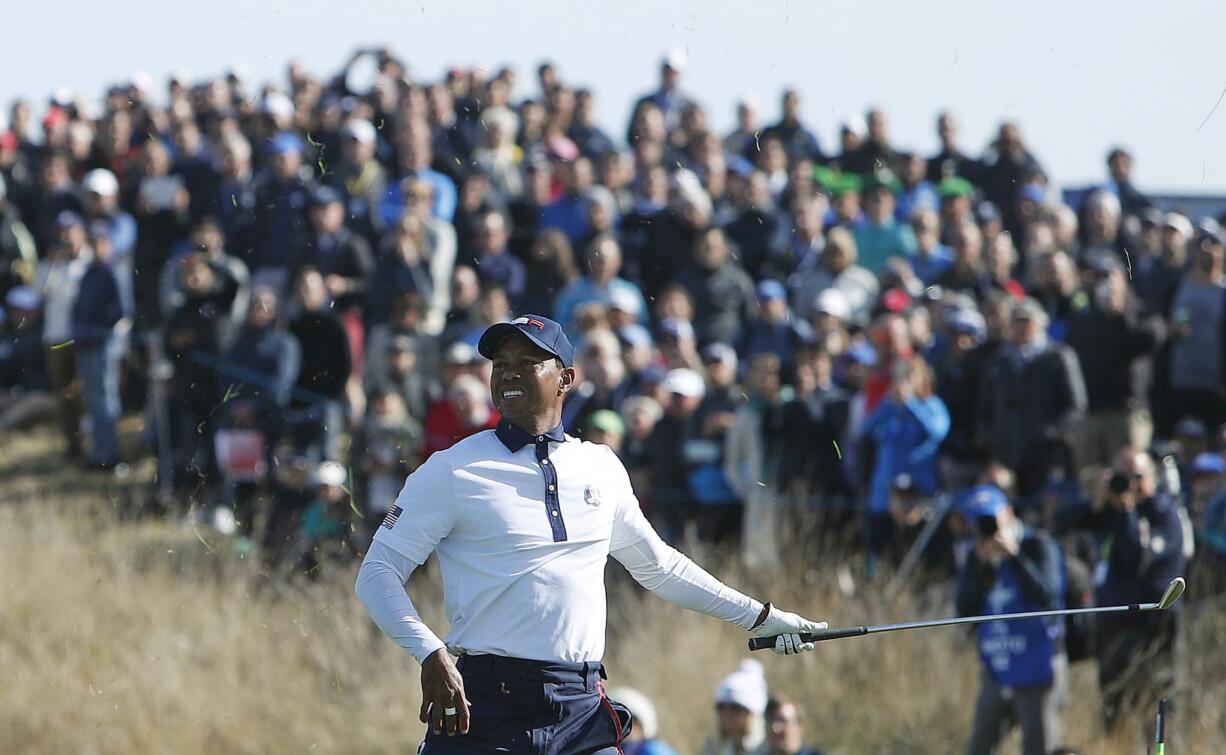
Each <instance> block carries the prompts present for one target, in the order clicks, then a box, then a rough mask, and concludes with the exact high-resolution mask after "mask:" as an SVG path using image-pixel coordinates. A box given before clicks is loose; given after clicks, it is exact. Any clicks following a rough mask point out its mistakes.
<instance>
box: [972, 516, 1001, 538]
mask: <svg viewBox="0 0 1226 755" xmlns="http://www.w3.org/2000/svg"><path fill="white" fill-rule="evenodd" d="M975 529H977V530H978V531H979V537H981V538H983V539H985V540H990V539H992V538H994V537H996V531H997V522H996V517H994V516H980V517H976V518H975Z"/></svg>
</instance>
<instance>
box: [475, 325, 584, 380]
mask: <svg viewBox="0 0 1226 755" xmlns="http://www.w3.org/2000/svg"><path fill="white" fill-rule="evenodd" d="M514 333H523V334H524V335H525V336H527V337H528V340H529V341H532V343H534V344H536V345H537V346H540V347H541V348H542V349H544V350H545V351H548V352H549V353H550V354H553V355H554V356H555V357H557V358H558V359H561V360H562V366H563V367H574V366H575V347H573V346H571V345H570V339H569V338H567V337H566V331H564V330H562V326H561V325H558V324H557V323H556V322H554V321H553V320H550V319H549V318H548V317H542V316H541V315H520V316H519V317H516V318H515V319H514V320H511V321H510V322H500V323H498V324H496V325H491V326H489V327H488V328H486V329H485V332H484V333H482V334H481V340H480V341H478V342H477V351H478V352H479V353H480V354H481V356H483V357H485V358H486V359H493V358H494V350H495V349H497V348H498V344H500V343H502V339H504V338H506V337H507V336H509V335H512V334H514Z"/></svg>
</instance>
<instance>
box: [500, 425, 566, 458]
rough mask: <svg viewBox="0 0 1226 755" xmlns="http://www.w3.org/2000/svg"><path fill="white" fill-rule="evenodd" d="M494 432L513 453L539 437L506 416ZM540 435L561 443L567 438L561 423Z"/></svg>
mask: <svg viewBox="0 0 1226 755" xmlns="http://www.w3.org/2000/svg"><path fill="white" fill-rule="evenodd" d="M494 434H495V435H497V436H498V440H500V441H502V445H504V446H506V447H507V450H509V451H510V452H511V453H515V452H516V451H518V450H519V449H521V448H523V447H524V446H526V445H528V444H529V443H535V442H536V440H537V437H538V436H536V435H533V434H532V433H530V432H528V431H527V430H524V429H522V428H519V427H516V426H515V425H512V424H511V422H510V421H509V420H507V419H505V418H503V419H501V420H499V421H498V426H497V427H496V428H494ZM540 437H543V438H545V439H546V440H552V441H554V442H555V443H561V442H563V441H565V440H566V435H565V432H564V431H563V429H562V424H561V423H558V424H557V425H554V426H553V427H552V428H550V430H549V432H547V433H544V434H543V435H541V436H540Z"/></svg>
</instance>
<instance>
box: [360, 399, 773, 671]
mask: <svg viewBox="0 0 1226 755" xmlns="http://www.w3.org/2000/svg"><path fill="white" fill-rule="evenodd" d="M431 552H437V553H438V558H439V564H440V567H441V572H442V580H443V593H444V603H445V610H446V614H447V617H448V619H449V621H450V623H451V630H450V631H449V632H448V634H447V637H446V642H445V646H446V647H447V648H448V649H449V650H451V652H453V653H490V654H495V655H503V656H508V657H513V658H526V659H532V660H542V661H567V662H582V661H599V660H600V659H601V658H602V656H603V655H604V646H605V618H606V601H605V586H604V570H605V564H606V562H607V559H608V557H609V556H610V555H612V556H613V557H614V558H616V559H617V560H618V561H619V562H621V563H622V565H623V566H625V567H626V569H627V570H628V571H629V572H630V574H631V575H632V576H633V577H634V578H635V579H636V580H637V581H638V582H639V583H640V584H642V585H643V586H644V587H646V588H647V589H649V590H652V591H653V592H656V593H657V594H659V595H660V596H661V597H663V598H665V599H666V600H669V601H671V602H673V603H676V604H678V605H681V606H683V607H685V608H689V609H692V610H695V611H699V612H701V613H706V614H709V615H711V616H714V617H716V618H719V619H722V620H724V621H728V622H731V623H733V624H736V625H738V626H740V627H743V628H745V629H749V628H750V627H751V626H752V625H753V623H754V621H755V620H756V619H757V617H758V615H759V613H760V612H761V610H762V604H761V603H759V602H758V601H756V600H754V599H752V598H750V597H748V596H746V595H743V594H741V593H739V592H737V591H735V590H733V589H731V588H730V587H727V586H726V585H724V584H723V583H721V582H720V581H719V580H717V579H715V578H714V577H712V576H711V575H710V574H708V573H707V572H706V571H704V570H703V569H702V568H700V567H699V566H697V565H696V564H694V563H693V562H692V561H690V560H689V559H688V558H686V557H685V556H684V555H682V554H681V553H678V552H677V551H676V550H675V549H673V548H671V547H669V546H668V545H667V544H666V543H664V541H663V540H662V539H661V538H660V536H659V535H658V534H656V532H655V530H654V529H653V528H652V527H651V525H650V524H649V523H648V522H647V520H646V518H645V517H644V516H643V514H642V511H641V510H640V508H639V504H638V500H637V499H636V498H635V496H634V492H633V490H632V489H631V486H630V479H629V476H628V475H627V474H626V470H625V467H624V466H623V465H622V463H621V461H620V460H619V459H618V458H617V456H616V455H615V454H614V453H613V452H612V451H611V450H610V449H609V448H608V447H607V446H603V445H597V444H593V443H587V442H584V441H580V440H577V439H575V438H572V437H569V436H565V435H563V434H562V431H561V428H560V427H558V428H555V429H554V430H553V431H550V433H548V434H547V435H541V436H535V437H533V436H531V435H529V434H528V433H526V432H524V431H522V430H520V429H518V428H516V427H514V426H512V425H510V423H508V422H506V421H505V420H504V421H503V422H502V423H501V424H500V425H499V427H498V429H496V430H487V431H485V432H482V433H478V434H476V435H473V436H471V437H469V438H466V439H464V440H462V441H460V442H459V443H457V444H456V445H455V446H453V447H451V448H450V449H447V450H445V451H439V452H437V453H435V454H433V455H432V456H431V457H430V458H429V459H428V460H427V461H426V463H425V464H423V465H422V466H421V467H420V468H418V469H417V470H416V471H415V472H413V473H412V474H410V475H409V477H408V479H407V480H406V481H405V485H404V488H403V490H402V491H401V492H400V495H399V496H398V497H397V499H396V503H395V505H394V506H393V507H392V509H391V511H390V512H389V514H388V517H387V519H386V520H385V521H384V523H383V525H382V526H380V527H379V529H378V531H377V532H376V534H375V537H374V542H373V543H372V545H371V548H370V551H369V552H368V553H367V555H366V559H365V560H364V561H363V563H362V567H361V569H360V570H359V573H358V579H357V585H356V591H357V594H358V597H359V598H360V599H361V600H362V602H363V604H364V605H365V606H366V609H367V611H368V612H369V613H370V615H371V617H372V618H373V619H374V620H375V622H376V623H377V624H378V625H379V627H380V628H381V629H382V630H383V631H384V632H385V633H386V634H387V635H388V636H389V637H391V638H392V639H393V640H395V641H396V642H397V643H398V644H399V645H400V646H401V647H403V648H405V649H406V650H408V651H409V652H410V653H412V655H413V656H414V657H415V658H417V659H418V661H421V660H424V659H425V658H426V656H428V655H430V654H431V653H433V652H435V651H436V650H438V649H439V648H442V647H444V642H443V641H442V640H440V639H439V638H438V637H437V636H436V635H435V634H434V633H433V632H431V631H430V629H429V628H428V627H426V626H425V624H424V623H423V622H422V621H421V619H420V617H419V616H418V614H417V611H416V610H415V609H414V607H413V604H412V602H411V600H410V599H409V597H408V595H407V593H406V592H405V589H404V585H405V584H406V582H407V581H408V578H409V575H410V574H411V573H412V571H413V569H415V568H416V567H417V566H420V565H421V564H423V563H425V561H426V559H427V557H429V555H430V553H431Z"/></svg>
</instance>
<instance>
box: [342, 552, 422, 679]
mask: <svg viewBox="0 0 1226 755" xmlns="http://www.w3.org/2000/svg"><path fill="white" fill-rule="evenodd" d="M418 566H420V564H415V563H413V562H412V561H410V560H409V559H408V558H406V557H405V556H403V555H401V554H400V553H397V552H396V551H395V550H393V549H392V548H390V547H388V546H386V545H384V544H383V543H380V542H378V541H376V542H373V543H371V545H370V550H369V551H367V552H366V558H365V559H364V560H363V561H362V566H361V568H360V569H358V581H357V584H356V585H354V591H355V592H356V593H357V595H358V599H359V600H361V601H362V605H364V606H366V612H367V613H368V614H370V618H371V619H373V620H374V622H375V624H376V625H378V627H379V628H380V629H382V630H383V633H384V634H386V635H387V636H388V637H390V638H391V639H392V641H394V642H395V643H396V644H397V645H399V646H400V647H402V648H404V649H405V650H407V651H409V653H410V654H412V656H413V657H414V658H416V659H417V662H418V663H421V662H422V661H424V660H425V659H426V657H427V656H429V655H430V654H431V653H433V652H434V651H436V650H438V649H439V648H441V647H443V646H444V645H443V641H442V640H440V639H439V638H438V635H436V634H434V632H432V631H430V627H428V626H426V624H425V622H423V621H422V620H421V616H420V615H419V614H418V613H417V609H416V608H415V607H414V606H413V601H412V599H411V598H409V594H408V593H407V592H405V588H404V586H405V584H407V583H408V581H409V576H410V575H411V574H412V573H413V570H414V569H416V568H417V567H418Z"/></svg>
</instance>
